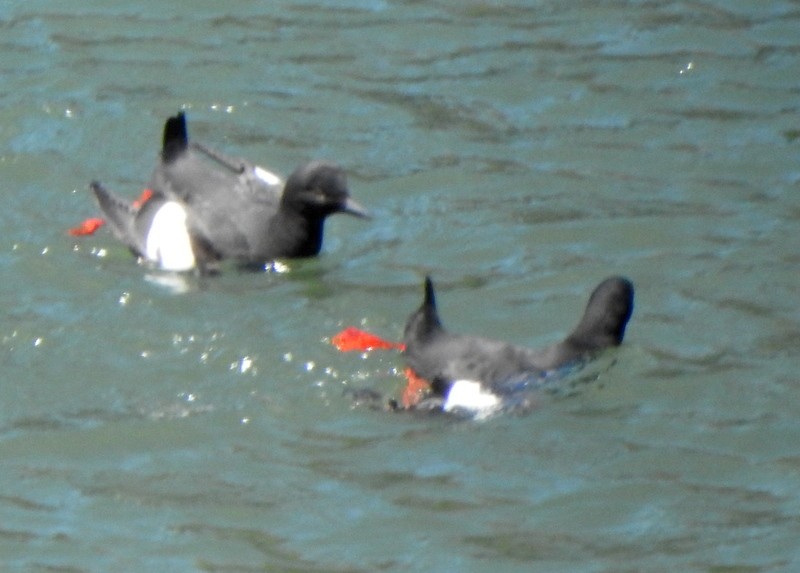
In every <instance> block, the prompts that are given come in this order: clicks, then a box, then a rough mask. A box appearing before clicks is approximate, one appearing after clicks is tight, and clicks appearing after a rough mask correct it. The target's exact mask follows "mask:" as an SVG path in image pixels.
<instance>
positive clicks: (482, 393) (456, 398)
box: [442, 380, 502, 419]
mask: <svg viewBox="0 0 800 573" xmlns="http://www.w3.org/2000/svg"><path fill="white" fill-rule="evenodd" d="M501 406H502V400H500V397H499V396H497V395H496V394H493V393H492V392H490V391H488V390H486V389H484V388H483V386H482V385H481V383H480V382H476V381H475V380H456V381H455V382H453V385H452V386H450V391H449V392H448V393H447V400H445V402H444V406H443V407H442V408H443V409H444V411H445V412H452V411H466V412H469V413H471V414H474V415H475V419H481V418H486V417H488V416H491V415H492V414H494V413H495V412H496V411H497V410H499V409H500V407H501Z"/></svg>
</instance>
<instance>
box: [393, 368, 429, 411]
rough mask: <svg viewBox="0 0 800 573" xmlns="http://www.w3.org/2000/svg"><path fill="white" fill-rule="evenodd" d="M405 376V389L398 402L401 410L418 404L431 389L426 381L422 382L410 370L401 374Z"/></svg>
mask: <svg viewBox="0 0 800 573" xmlns="http://www.w3.org/2000/svg"><path fill="white" fill-rule="evenodd" d="M403 373H404V374H405V375H406V378H407V380H408V381H407V382H406V387H405V388H404V389H403V395H402V396H401V398H400V401H401V402H402V404H403V408H411V407H413V406H416V405H417V404H419V402H420V400H422V398H424V397H425V394H427V393H428V391H429V390H430V389H431V385H430V383H429V382H428V381H427V380H423V379H422V378H420V377H419V376H417V375H416V373H415V372H414V371H413V370H411V368H406V369H405V371H404V372H403Z"/></svg>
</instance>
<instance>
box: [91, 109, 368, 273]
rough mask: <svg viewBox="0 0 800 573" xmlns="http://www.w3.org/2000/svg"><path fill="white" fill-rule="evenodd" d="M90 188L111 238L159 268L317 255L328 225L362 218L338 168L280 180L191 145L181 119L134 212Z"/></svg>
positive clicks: (316, 166) (300, 171)
mask: <svg viewBox="0 0 800 573" xmlns="http://www.w3.org/2000/svg"><path fill="white" fill-rule="evenodd" d="M91 189H92V191H93V192H94V194H95V197H96V198H97V201H98V203H99V205H100V209H101V210H102V212H103V214H104V216H105V218H106V221H107V222H108V224H109V227H110V228H111V230H112V232H113V233H114V235H115V236H116V237H117V238H118V239H120V240H121V241H122V242H123V243H125V244H126V245H127V246H128V247H129V248H130V249H131V251H133V253H134V254H135V255H137V256H139V257H141V258H142V259H145V260H147V261H150V262H152V263H154V264H156V265H157V266H158V267H160V268H162V269H165V270H172V271H185V270H190V269H194V268H198V269H200V270H201V271H203V270H207V269H210V268H213V267H214V265H215V264H216V262H217V261H220V260H222V259H232V260H234V261H236V262H237V263H239V264H240V265H242V266H245V267H263V265H265V264H266V263H268V262H271V261H273V260H275V259H279V258H295V257H310V256H314V255H317V254H318V253H319V252H320V249H321V248H322V236H323V227H324V224H325V219H326V217H328V216H329V215H332V214H334V213H347V214H350V215H354V216H356V217H362V218H366V217H368V216H369V214H368V213H367V211H366V210H365V209H364V208H363V207H362V206H361V205H359V204H358V203H357V202H356V201H355V200H354V199H352V198H351V197H350V194H349V191H348V187H347V178H346V176H345V173H344V171H343V170H342V168H341V167H339V166H338V165H336V164H334V163H330V162H326V161H310V162H308V163H305V164H303V165H301V166H299V167H298V168H297V169H296V170H295V171H294V172H293V173H292V174H291V175H290V176H289V178H288V179H287V180H286V181H285V182H284V180H283V179H282V178H281V177H280V176H278V175H276V174H274V173H272V172H271V171H268V170H266V169H264V168H263V167H259V166H258V165H254V164H252V163H250V162H249V161H247V160H244V159H238V158H231V157H228V156H226V155H224V154H222V153H220V152H218V151H216V150H213V149H211V148H208V147H206V146H204V145H201V144H199V143H195V142H190V141H189V137H188V133H187V128H186V117H185V115H184V113H183V112H180V113H178V114H177V115H175V116H173V117H170V118H169V119H167V121H166V123H165V125H164V136H163V145H162V149H161V157H160V161H159V163H158V165H157V166H156V168H155V170H154V171H153V175H152V177H151V181H150V184H149V185H148V189H150V190H151V191H152V195H151V197H150V198H149V199H148V200H147V201H145V202H143V203H142V204H141V205H135V204H132V203H129V202H127V201H125V200H124V199H122V198H120V197H118V196H116V195H115V194H113V193H112V192H111V191H109V190H107V189H106V188H105V187H103V186H102V185H101V184H100V183H99V182H93V183H92V184H91Z"/></svg>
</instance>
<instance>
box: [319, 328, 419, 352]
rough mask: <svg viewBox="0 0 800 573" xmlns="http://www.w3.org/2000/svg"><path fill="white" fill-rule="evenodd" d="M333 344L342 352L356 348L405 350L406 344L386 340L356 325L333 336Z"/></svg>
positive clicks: (365, 349)
mask: <svg viewBox="0 0 800 573" xmlns="http://www.w3.org/2000/svg"><path fill="white" fill-rule="evenodd" d="M331 344H333V345H334V346H335V347H336V348H337V350H339V351H340V352H352V351H354V350H358V351H362V352H364V351H367V350H375V349H380V350H391V349H397V350H403V349H404V348H405V346H404V345H403V344H401V343H399V342H391V341H389V340H384V339H383V338H380V337H379V336H376V335H374V334H371V333H369V332H365V331H363V330H360V329H358V328H356V327H355V326H348V327H347V328H345V329H344V330H342V331H341V332H340V333H339V334H337V335H336V336H334V337H333V338H331Z"/></svg>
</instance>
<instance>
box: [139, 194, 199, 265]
mask: <svg viewBox="0 0 800 573" xmlns="http://www.w3.org/2000/svg"><path fill="white" fill-rule="evenodd" d="M146 251H147V252H146V253H145V255H146V256H147V258H148V259H149V260H151V261H153V262H156V263H158V265H159V266H160V267H161V268H162V269H164V270H167V271H188V270H191V269H193V268H194V266H195V258H194V251H193V250H192V241H191V238H190V237H189V230H188V229H187V227H186V209H184V208H183V206H182V205H180V204H179V203H176V202H175V201H167V202H166V203H164V205H162V206H161V208H160V209H159V210H158V212H156V214H155V217H153V222H152V224H151V225H150V231H148V233H147V242H146Z"/></svg>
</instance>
